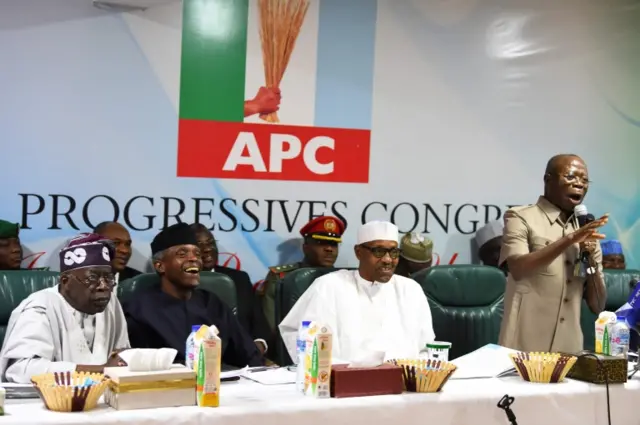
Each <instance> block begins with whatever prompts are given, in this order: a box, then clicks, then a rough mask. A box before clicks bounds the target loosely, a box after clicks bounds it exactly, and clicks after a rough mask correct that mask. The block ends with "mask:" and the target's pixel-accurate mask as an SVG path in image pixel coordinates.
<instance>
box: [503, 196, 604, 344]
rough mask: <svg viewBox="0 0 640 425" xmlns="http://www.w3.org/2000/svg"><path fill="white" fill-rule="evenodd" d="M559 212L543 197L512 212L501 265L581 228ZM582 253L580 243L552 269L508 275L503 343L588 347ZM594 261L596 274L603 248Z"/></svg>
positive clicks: (507, 221)
mask: <svg viewBox="0 0 640 425" xmlns="http://www.w3.org/2000/svg"><path fill="white" fill-rule="evenodd" d="M560 214H561V211H560V209H558V207H556V206H555V205H553V204H552V203H551V202H549V201H548V200H546V199H545V198H544V197H540V198H539V199H538V202H537V203H536V204H534V205H528V206H523V207H517V208H512V209H510V210H509V211H507V212H506V213H505V216H504V222H505V227H504V233H503V240H502V249H501V253H500V264H502V263H504V262H505V261H506V259H507V258H509V257H511V256H514V255H516V256H519V255H526V254H529V253H531V252H535V251H538V250H541V249H543V248H544V247H545V246H547V245H549V244H551V243H553V242H555V241H557V240H559V239H561V238H562V237H563V236H565V235H567V234H569V233H572V232H574V231H575V230H576V229H578V223H577V221H576V219H575V217H573V216H572V217H570V218H569V220H568V221H567V222H566V223H563V222H562V221H561V219H560ZM579 254H580V248H579V244H574V245H572V246H570V247H569V248H568V249H567V250H566V251H565V252H564V254H562V255H560V256H558V257H557V258H556V259H555V260H553V262H551V264H549V265H548V266H547V267H545V268H542V269H539V270H536V271H533V272H532V273H531V274H529V275H527V276H526V277H524V278H522V279H520V280H515V279H514V278H513V275H511V273H509V275H508V278H507V288H506V292H505V300H504V317H503V318H502V324H501V327H500V340H499V342H500V345H503V346H506V347H509V348H513V349H516V350H521V351H544V352H558V351H564V352H577V351H581V350H582V349H583V339H582V329H581V327H580V308H581V305H582V299H583V295H584V291H585V277H581V275H580V273H579V266H580V262H579ZM593 260H595V262H596V263H597V264H598V271H597V273H602V267H601V263H602V252H601V250H600V246H599V244H598V246H597V248H596V251H595V253H594V254H593ZM576 265H578V266H576Z"/></svg>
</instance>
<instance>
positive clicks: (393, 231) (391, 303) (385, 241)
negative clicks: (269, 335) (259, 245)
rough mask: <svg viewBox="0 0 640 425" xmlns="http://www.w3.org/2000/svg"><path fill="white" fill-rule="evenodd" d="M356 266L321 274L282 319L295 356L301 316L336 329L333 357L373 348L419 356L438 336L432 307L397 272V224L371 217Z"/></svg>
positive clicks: (359, 354) (418, 289)
mask: <svg viewBox="0 0 640 425" xmlns="http://www.w3.org/2000/svg"><path fill="white" fill-rule="evenodd" d="M354 249H355V255H356V257H357V258H358V261H359V266H358V270H338V271H335V272H333V273H329V274H326V275H324V276H322V277H320V278H318V279H316V281H315V282H314V283H313V284H312V285H311V286H310V287H309V289H307V291H306V292H305V293H304V294H303V295H302V296H301V297H300V299H298V301H297V302H296V304H295V305H294V306H293V308H292V309H291V311H290V312H289V314H288V315H287V317H285V319H284V320H283V321H282V323H281V324H280V333H281V334H282V337H283V340H284V343H285V345H286V347H287V350H288V351H289V354H290V355H291V357H292V358H295V352H296V336H297V332H298V327H299V326H300V323H301V322H302V321H303V320H312V321H318V322H321V323H323V324H326V325H329V326H330V327H331V328H332V329H333V335H334V339H333V352H332V354H333V358H334V362H336V361H338V362H351V361H354V360H357V359H359V358H361V357H362V356H366V355H367V354H369V353H371V352H381V353H384V356H385V358H386V359H390V358H415V357H417V356H418V353H419V352H420V350H421V349H423V348H424V347H425V344H426V343H427V342H431V341H433V340H434V339H435V335H434V332H433V325H432V321H431V310H430V308H429V303H428V302H427V298H426V296H425V294H424V292H423V291H422V288H421V287H420V285H418V283H416V282H415V281H413V280H411V279H409V278H406V277H403V276H398V275H396V274H394V272H395V269H396V266H397V265H398V258H399V256H400V249H399V248H398V228H397V227H396V226H395V225H394V224H392V223H389V222H386V221H372V222H369V223H367V224H364V225H363V226H362V227H361V228H360V229H359V230H358V239H357V244H356V246H355V248H354Z"/></svg>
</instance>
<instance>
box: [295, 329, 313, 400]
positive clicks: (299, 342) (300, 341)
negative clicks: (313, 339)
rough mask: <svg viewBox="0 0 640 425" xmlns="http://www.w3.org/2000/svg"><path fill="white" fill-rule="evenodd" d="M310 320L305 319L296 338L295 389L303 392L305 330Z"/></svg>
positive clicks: (306, 330)
mask: <svg viewBox="0 0 640 425" xmlns="http://www.w3.org/2000/svg"><path fill="white" fill-rule="evenodd" d="M310 324H311V322H310V321H308V320H305V321H303V322H302V324H301V325H300V327H299V328H298V338H297V339H296V391H298V392H299V393H302V392H304V372H305V370H304V354H305V350H306V345H307V332H308V331H309V325H310Z"/></svg>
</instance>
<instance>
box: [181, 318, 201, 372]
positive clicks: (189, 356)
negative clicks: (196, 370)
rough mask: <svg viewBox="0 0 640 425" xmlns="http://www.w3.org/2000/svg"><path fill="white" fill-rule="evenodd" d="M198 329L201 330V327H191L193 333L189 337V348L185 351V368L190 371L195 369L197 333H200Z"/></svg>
mask: <svg viewBox="0 0 640 425" xmlns="http://www.w3.org/2000/svg"><path fill="white" fill-rule="evenodd" d="M198 329H200V325H192V326H191V333H190V334H189V336H188V337H187V347H186V349H185V350H184V363H185V366H186V367H188V368H189V369H193V360H194V358H195V355H196V353H195V351H196V348H195V343H196V341H195V340H196V332H198Z"/></svg>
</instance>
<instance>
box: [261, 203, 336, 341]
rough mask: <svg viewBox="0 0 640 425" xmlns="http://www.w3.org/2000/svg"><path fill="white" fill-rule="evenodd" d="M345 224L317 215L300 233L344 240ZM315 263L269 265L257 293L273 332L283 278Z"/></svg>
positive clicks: (326, 238)
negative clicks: (279, 286) (277, 290)
mask: <svg viewBox="0 0 640 425" xmlns="http://www.w3.org/2000/svg"><path fill="white" fill-rule="evenodd" d="M345 228H346V226H345V224H344V223H343V222H342V220H340V219H338V218H337V217H332V216H321V217H316V218H314V219H313V220H311V221H310V222H308V223H307V224H305V225H304V226H303V227H302V228H301V229H300V235H301V236H302V237H303V238H311V239H315V240H317V241H326V242H330V243H336V244H337V243H340V242H342V234H343V233H344V231H345ZM315 266H316V265H315V264H311V263H309V262H308V261H307V260H306V259H305V260H303V261H300V262H297V263H293V264H287V265H283V266H274V267H269V273H268V274H267V277H265V278H264V282H263V283H262V285H261V286H260V287H259V288H258V289H257V291H256V294H257V295H258V296H259V297H260V298H261V299H262V309H263V310H264V315H265V316H266V317H267V322H268V323H269V327H270V328H271V330H272V331H273V332H276V331H277V325H278V324H277V323H275V320H276V288H277V286H278V283H279V282H282V279H284V277H285V276H286V275H287V274H288V273H291V272H292V271H294V270H297V269H300V268H303V267H315Z"/></svg>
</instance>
